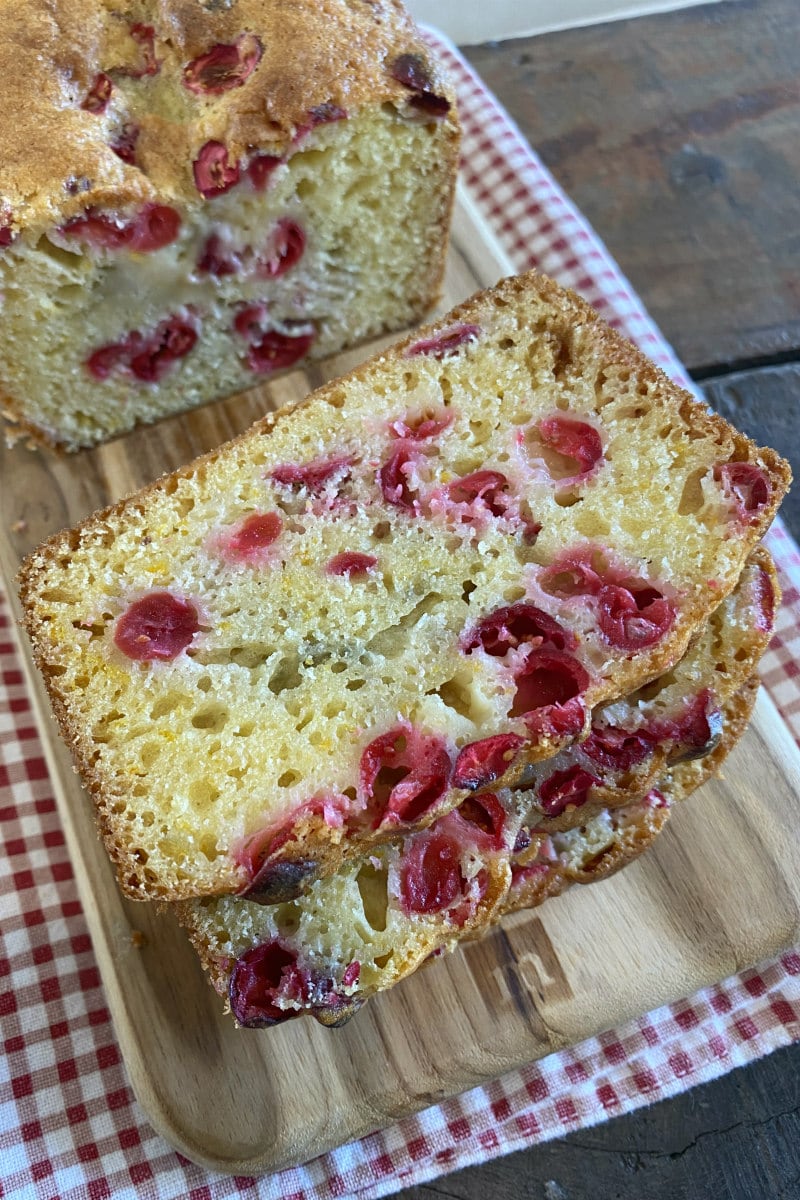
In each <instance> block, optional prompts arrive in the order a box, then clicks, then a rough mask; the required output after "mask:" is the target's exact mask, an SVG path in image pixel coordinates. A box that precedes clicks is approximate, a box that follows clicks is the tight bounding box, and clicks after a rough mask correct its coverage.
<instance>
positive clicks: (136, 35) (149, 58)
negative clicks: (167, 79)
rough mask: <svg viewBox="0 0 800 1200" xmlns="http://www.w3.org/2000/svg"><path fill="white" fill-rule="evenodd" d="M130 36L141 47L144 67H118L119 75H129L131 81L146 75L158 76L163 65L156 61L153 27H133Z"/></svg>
mask: <svg viewBox="0 0 800 1200" xmlns="http://www.w3.org/2000/svg"><path fill="white" fill-rule="evenodd" d="M130 35H131V37H132V38H133V40H134V42H136V44H137V45H138V46H140V47H141V50H142V65H141V66H140V67H116V68H115V70H116V71H117V74H118V75H128V76H129V77H130V78H131V79H142V78H143V77H144V76H145V75H157V74H158V72H159V69H160V65H161V64H160V63H159V62H158V61H157V60H156V48H155V37H156V31H155V29H154V28H153V26H152V25H132V26H131V28H130Z"/></svg>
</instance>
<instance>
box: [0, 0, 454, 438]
mask: <svg viewBox="0 0 800 1200" xmlns="http://www.w3.org/2000/svg"><path fill="white" fill-rule="evenodd" d="M57 7H58V12H57V14H56V12H55V10H54V9H53V6H52V5H50V4H46V3H45V2H44V0H31V2H30V3H26V4H9V3H7V4H5V5H4V6H3V22H2V26H0V71H2V75H3V80H4V97H5V112H4V120H3V126H2V129H0V161H2V163H3V178H2V183H1V184H0V287H1V288H2V292H3V321H2V326H0V363H2V367H1V368H0V389H1V390H2V393H3V395H2V401H1V402H0V406H2V407H4V408H5V411H6V413H7V415H8V417H9V418H10V419H11V421H12V424H11V425H9V427H8V432H9V433H10V434H11V435H12V436H13V435H14V433H15V432H16V434H17V435H20V434H23V433H28V434H32V435H34V436H35V437H36V438H38V439H39V440H45V441H47V442H50V443H54V444H58V445H60V446H63V447H65V448H67V449H75V448H77V447H79V446H88V445H92V444H94V443H96V442H99V441H102V440H104V439H106V438H109V437H112V436H115V435H117V434H120V433H124V432H126V431H127V430H130V429H131V428H132V427H133V426H134V425H136V424H137V423H140V422H149V421H154V420H157V419H158V418H159V417H163V416H165V415H168V414H171V413H176V412H182V411H184V410H185V409H189V408H192V407H194V406H196V405H199V404H202V403H205V402H206V401H209V400H212V399H216V398H217V397H221V396H225V395H229V394H231V393H234V392H237V391H241V390H242V389H244V388H248V387H251V386H253V385H254V384H257V383H258V382H260V381H263V380H265V379H269V378H270V377H271V376H272V375H273V374H274V373H275V372H276V371H280V370H283V369H286V368H288V367H291V366H292V365H294V364H296V363H298V362H300V361H306V360H307V359H309V358H312V359H315V358H320V357H323V356H326V355H329V354H331V353H333V352H335V351H338V350H341V349H342V348H343V347H346V346H352V345H354V344H355V343H357V342H360V341H362V340H363V339H365V338H369V337H372V336H373V335H376V334H378V333H381V332H384V331H386V330H395V329H400V328H404V327H407V326H408V325H410V324H411V323H412V322H414V321H416V320H418V319H420V317H421V316H422V314H423V313H424V312H425V311H426V309H427V308H429V307H430V305H431V304H432V303H433V301H434V300H435V299H436V297H437V295H438V293H439V290H440V282H441V277H442V272H443V266H444V257H445V252H446V246H447V233H448V227H449V219H450V210H451V205H452V198H453V187H454V181H455V174H456V168H457V158H458V141H459V131H458V122H457V117H456V112H455V102H454V95H453V92H452V89H451V87H450V84H449V82H448V81H447V79H446V78H445V75H444V73H443V71H442V69H441V67H440V65H439V64H438V62H437V61H436V60H435V58H434V57H433V56H432V55H431V53H430V51H429V50H428V49H427V47H426V46H425V45H424V43H422V41H421V40H420V37H419V35H418V33H417V31H416V30H415V28H414V26H413V24H412V22H411V21H410V19H409V18H408V16H407V15H406V13H405V11H404V9H403V8H402V5H401V4H400V3H397V2H392V0H377V2H376V3H372V4H370V3H363V2H355V3H349V2H347V0H324V2H323V3H319V2H317V0H313V2H312V0H295V2H293V3H291V4H285V3H281V2H279V0H238V2H237V3H236V4H233V5H229V4H201V3H189V2H188V0H166V2H165V3H159V4H156V3H155V2H154V0H139V2H136V3H132V4H130V5H122V6H120V7H119V8H114V7H113V6H109V5H107V4H104V3H101V2H100V0H59V4H58V6H57Z"/></svg>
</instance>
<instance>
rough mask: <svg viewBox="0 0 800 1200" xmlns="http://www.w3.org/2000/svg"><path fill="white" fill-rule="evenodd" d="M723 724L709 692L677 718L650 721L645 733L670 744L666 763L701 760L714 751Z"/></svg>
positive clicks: (712, 696)
mask: <svg viewBox="0 0 800 1200" xmlns="http://www.w3.org/2000/svg"><path fill="white" fill-rule="evenodd" d="M722 729H723V720H722V713H721V711H720V708H719V705H718V704H717V701H716V697H715V696H714V693H713V692H712V691H711V690H710V689H709V688H703V690H702V691H701V692H698V694H697V695H696V696H694V697H692V699H691V700H690V701H689V702H688V703H687V704H686V706H685V707H684V710H683V712H682V713H680V714H679V715H678V716H677V717H663V718H660V719H656V720H655V721H652V722H651V723H650V725H649V726H648V730H647V732H648V733H649V734H650V736H651V737H654V738H657V739H658V740H659V741H667V742H670V743H671V745H672V748H671V750H670V752H669V755H668V761H669V762H670V763H677V762H688V761H689V760H691V759H694V758H703V757H705V755H706V754H710V753H711V751H712V750H714V749H716V747H717V746H718V745H719V742H720V739H721V738H722Z"/></svg>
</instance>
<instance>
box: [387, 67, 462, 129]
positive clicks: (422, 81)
mask: <svg viewBox="0 0 800 1200" xmlns="http://www.w3.org/2000/svg"><path fill="white" fill-rule="evenodd" d="M389 71H390V74H391V75H392V78H393V79H396V80H397V82H398V83H402V85H403V87H407V88H408V89H409V90H410V91H412V92H413V93H414V95H413V96H412V97H411V101H410V102H411V104H412V105H414V107H416V108H418V109H419V110H420V111H421V112H423V113H425V114H426V115H428V116H431V117H444V116H446V114H447V113H448V112H449V111H450V101H449V100H448V99H447V97H446V96H440V95H438V94H437V93H436V92H434V90H433V82H432V80H431V77H430V72H429V70H428V66H427V64H426V62H425V60H424V59H423V58H422V57H421V56H420V55H419V54H401V55H400V56H399V57H398V58H396V59H395V60H394V61H393V62H392V63H391V65H390V67H389Z"/></svg>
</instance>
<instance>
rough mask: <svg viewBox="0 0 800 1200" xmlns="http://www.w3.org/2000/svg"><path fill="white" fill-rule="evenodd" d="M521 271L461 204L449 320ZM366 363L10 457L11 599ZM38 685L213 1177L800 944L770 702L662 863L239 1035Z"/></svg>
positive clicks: (153, 1082)
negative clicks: (335, 1014) (35, 571)
mask: <svg viewBox="0 0 800 1200" xmlns="http://www.w3.org/2000/svg"><path fill="white" fill-rule="evenodd" d="M508 270H509V266H508V263H507V262H506V261H505V260H504V258H503V255H502V252H500V251H499V249H498V248H497V247H496V246H495V245H494V243H493V241H492V237H491V234H490V232H489V231H488V230H487V229H486V228H485V227H484V226H483V225H482V224H481V222H480V219H479V217H478V216H477V214H476V213H475V212H474V210H473V209H472V208H471V207H470V205H469V204H468V203H465V202H464V201H463V199H462V201H461V202H460V203H459V208H458V211H457V214H456V222H455V230H454V244H453V247H452V250H451V255H450V266H449V271H448V276H447V288H446V295H445V298H444V301H443V307H444V306H449V305H450V304H451V303H455V302H456V301H458V300H460V299H462V298H463V297H464V296H466V295H467V294H468V293H469V292H471V291H473V290H474V289H475V288H476V287H477V286H482V285H485V284H490V283H493V282H494V281H495V280H496V279H497V278H498V277H499V276H500V275H502V274H505V273H507V272H508ZM364 353H365V351H364V350H361V351H355V352H353V353H351V354H349V355H345V356H341V357H340V358H339V359H337V360H335V361H334V362H332V363H326V364H325V366H324V367H316V368H314V369H313V370H311V371H309V372H306V373H302V372H296V373H293V374H291V375H288V376H285V377H283V378H282V379H280V380H277V381H275V383H274V384H272V385H270V386H268V387H267V386H264V387H260V388H257V389H254V390H253V391H252V392H249V393H247V394H245V395H243V396H239V397H236V398H234V399H233V400H229V401H224V402H222V403H220V404H217V405H212V406H209V407H208V408H205V409H203V410H201V411H199V412H197V413H195V414H192V415H191V416H189V417H184V418H180V419H176V420H173V421H167V422H163V423H162V424H160V425H159V426H157V427H156V428H153V429H147V430H140V431H137V432H135V433H133V434H131V435H129V436H128V437H126V438H125V439H122V440H120V441H118V442H115V443H112V444H110V445H108V446H106V447H102V448H100V449H97V450H94V451H89V452H85V453H82V454H80V455H77V456H73V457H70V458H57V457H54V456H52V455H49V454H47V455H45V454H38V453H31V452H29V451H27V450H25V449H24V448H21V447H18V448H16V449H15V450H13V451H8V450H2V451H0V565H2V571H3V575H4V577H5V579H6V581H7V583H8V584H9V587H10V588H11V580H12V579H13V575H14V573H15V571H16V567H17V564H18V562H19V559H20V557H21V555H22V554H24V553H25V552H26V551H27V550H28V549H29V548H30V547H31V546H33V545H34V544H35V543H36V542H37V541H38V540H40V539H41V538H42V537H44V536H45V535H46V534H48V533H50V532H51V531H52V530H54V529H56V528H58V527H60V526H63V525H64V524H67V523H72V522H74V521H76V520H78V519H80V518H82V517H84V516H85V515H86V514H87V513H88V512H90V511H91V510H92V509H93V508H95V507H97V506H98V505H100V504H104V503H108V502H110V501H111V500H114V499H116V498H118V496H119V495H121V494H123V493H126V492H128V491H131V490H132V489H134V488H136V487H138V486H140V485H142V484H144V483H146V482H148V481H149V480H151V479H153V478H154V477H155V476H157V475H158V474H159V473H160V472H162V471H164V470H167V469H171V468H172V467H174V466H176V465H178V464H179V463H182V462H184V461H186V460H188V459H189V458H191V457H192V456H194V455H196V454H198V453H200V452H201V451H203V450H206V449H209V448H211V447H212V446H214V445H216V444H217V443H218V442H219V441H221V440H222V439H224V438H226V437H228V436H231V435H233V434H235V433H237V432H239V431H240V430H241V429H242V428H244V427H245V426H246V425H247V424H248V423H249V422H250V421H251V420H253V419H255V418H256V417H257V416H259V415H260V414H261V413H262V412H263V411H264V409H265V408H266V407H269V406H270V405H274V404H277V403H283V402H284V401H286V400H289V399H292V398H294V397H299V396H301V395H303V394H304V393H305V391H306V390H307V388H308V387H309V386H313V385H315V384H316V383H318V382H320V381H321V380H322V378H325V377H328V376H330V375H333V374H337V373H339V372H340V371H341V370H343V369H345V368H347V367H349V366H351V365H353V364H354V363H355V362H357V361H359V360H360V359H361V358H362V357H363V356H364ZM20 521H23V522H24V523H25V525H24V527H23V528H20V527H19V525H18V522H20ZM24 649H25V648H24ZM25 663H26V670H27V672H28V674H29V682H30V686H31V691H32V694H33V696H34V698H35V705H36V710H37V711H36V716H37V720H38V723H39V727H40V729H41V731H42V733H43V740H44V750H45V756H46V758H47V761H48V765H49V767H50V771H51V774H52V778H53V784H54V788H55V792H56V796H57V799H58V803H59V810H60V813H61V817H62V820H63V822H64V828H65V832H66V837H67V842H68V845H69V850H70V854H71V856H72V860H73V863H74V865H75V873H76V878H77V880H78V886H79V889H80V894H81V898H82V901H83V904H84V908H85V911H86V918H87V921H88V923H89V926H90V929H91V932H92V937H93V942H94V948H95V951H96V954H97V957H98V961H99V964H100V969H101V973H102V977H103V981H104V984H105V988H106V992H107V996H108V1003H109V1007H110V1009H111V1012H112V1014H113V1018H114V1022H115V1026H116V1031H117V1035H118V1038H119V1042H120V1046H121V1049H122V1053H123V1056H124V1059H125V1062H126V1065H127V1068H128V1071H129V1074H130V1078H131V1082H132V1085H133V1088H134V1091H135V1092H136V1095H137V1098H138V1100H139V1102H140V1103H141V1105H142V1107H143V1108H144V1110H145V1112H146V1113H147V1115H148V1117H149V1119H150V1120H151V1122H152V1123H153V1125H154V1126H155V1128H156V1129H157V1130H158V1131H159V1132H160V1133H162V1134H163V1135H164V1137H166V1138H167V1139H168V1140H169V1141H170V1142H172V1143H173V1145H175V1146H176V1147H177V1148H178V1149H180V1150H181V1151H182V1153H184V1154H185V1155H187V1156H188V1157H189V1158H191V1159H193V1160H195V1161H196V1162H199V1163H202V1164H203V1165H205V1166H208V1167H210V1168H212V1169H214V1170H218V1171H227V1172H235V1173H255V1172H260V1171H266V1170H274V1169H277V1168H279V1167H281V1166H285V1165H289V1164H293V1163H298V1162H301V1161H304V1160H306V1159H308V1158H311V1157H313V1156H314V1155H317V1154H320V1153H322V1152H323V1151H325V1150H326V1149H328V1148H330V1147H332V1146H335V1145H338V1144H340V1143H341V1142H344V1141H346V1140H348V1139H350V1138H354V1137H358V1136H360V1135H362V1134H365V1133H367V1132H369V1131H371V1130H373V1129H376V1128H378V1127H380V1126H382V1125H386V1124H388V1123H390V1122H391V1121H393V1120H394V1119H396V1118H398V1117H400V1116H403V1115H405V1114H407V1113H411V1112H415V1111H417V1110H419V1109H421V1108H423V1107H425V1106H426V1105H428V1104H430V1103H434V1102H436V1101H438V1100H440V1099H442V1098H443V1097H444V1096H448V1095H452V1094H454V1093H457V1092H459V1091H462V1090H464V1089H465V1088H468V1087H470V1086H473V1085H475V1084H477V1083H481V1082H485V1081H486V1080H488V1079H490V1078H492V1077H494V1076H496V1075H498V1074H500V1073H501V1072H503V1071H506V1070H509V1069H511V1068H513V1067H517V1066H520V1065H521V1064H523V1063H525V1062H529V1061H531V1060H532V1059H534V1058H537V1057H540V1056H542V1055H544V1054H547V1053H548V1052H550V1051H551V1050H555V1049H557V1048H560V1047H563V1046H566V1045H569V1044H571V1043H573V1042H575V1041H576V1040H578V1039H580V1038H582V1037H585V1036H587V1035H589V1034H591V1033H595V1032H598V1031H599V1030H601V1029H604V1028H608V1027H609V1026H612V1025H615V1024H617V1023H618V1022H620V1021H622V1020H624V1019H626V1018H628V1017H632V1016H634V1015H637V1014H639V1013H641V1012H644V1011H645V1010H647V1009H648V1008H651V1007H653V1006H655V1005H658V1004H661V1003H664V1002H667V1001H670V1000H674V999H677V998H679V997H681V996H683V995H686V994H687V993H690V992H692V991H693V990H694V989H696V988H697V987H699V986H702V985H705V984H709V983H712V982H714V981H716V980H718V979H720V978H722V977H723V976H725V975H728V974H730V973H732V972H733V971H736V970H738V969H740V968H741V967H743V966H746V965H748V964H751V963H753V962H755V961H757V960H758V959H760V958H762V957H765V956H767V955H769V954H772V953H774V952H776V951H777V950H779V949H781V948H782V947H784V946H786V945H788V944H790V943H791V942H793V941H794V940H796V939H797V938H798V937H800V847H799V846H798V842H797V839H796V838H795V837H794V836H793V834H792V830H793V829H794V827H795V826H796V821H797V801H796V797H797V795H798V793H800V756H799V755H798V753H797V750H796V747H795V745H794V742H793V740H792V739H791V737H790V736H789V734H788V732H787V731H786V729H785V727H784V726H783V724H782V722H781V720H780V718H779V716H778V714H777V713H776V711H775V709H774V707H773V706H772V704H771V702H770V701H769V699H768V698H767V697H766V696H763V695H762V697H761V698H760V701H759V704H758V706H757V710H756V716H755V720H754V722H753V726H752V728H751V730H750V731H749V732H748V734H747V735H746V737H745V739H744V740H743V742H742V744H741V745H740V747H739V748H738V749H737V750H736V751H735V753H734V755H733V756H732V758H731V760H730V765H729V767H727V769H726V778H725V779H724V780H722V781H715V782H714V783H713V784H711V785H709V786H707V787H706V788H704V789H703V791H702V793H701V794H700V795H698V797H697V799H695V800H693V801H692V802H691V803H690V804H689V805H686V806H684V807H683V808H682V809H681V811H679V812H678V813H677V814H676V816H675V818H674V820H673V822H672V825H671V826H670V828H669V829H668V830H667V832H666V834H665V835H664V836H663V837H662V839H661V840H660V844H659V845H657V846H656V848H655V849H654V850H653V851H652V852H651V853H650V854H649V855H647V856H646V857H645V858H644V859H643V860H641V861H640V862H637V863H636V864H634V865H633V866H632V867H631V868H629V869H628V870H627V871H625V872H624V873H623V874H621V875H619V876H617V877H615V878H614V879H612V880H610V881H608V882H607V883H603V884H598V885H596V886H595V887H593V888H590V889H580V888H576V889H573V891H572V892H570V893H568V894H567V895H566V896H564V897H562V898H561V899H559V900H556V901H553V902H551V903H550V904H547V905H545V906H544V908H542V909H540V910H538V911H537V912H534V913H521V914H516V915H514V916H513V917H510V918H508V919H507V920H506V921H505V922H504V924H503V925H502V927H501V928H499V929H498V930H496V931H495V932H493V933H492V935H491V936H490V937H488V938H487V939H485V940H484V941H483V942H480V943H476V944H474V945H470V946H469V947H466V948H465V949H464V951H463V952H462V953H460V954H458V955H456V956H453V957H452V958H449V959H444V960H439V961H437V962H436V963H435V964H434V965H432V966H431V967H429V968H428V969H426V970H424V971H422V972H420V973H419V974H418V975H417V976H415V977H414V978H412V979H409V980H407V981H406V982H405V983H404V984H403V985H401V986H400V987H398V988H397V989H396V990H395V991H394V992H393V993H390V994H388V995H385V996H381V997H379V998H378V999H377V1000H374V1001H371V1002H370V1004H368V1005H367V1006H366V1008H365V1009H364V1010H363V1011H362V1012H361V1013H359V1014H358V1016H357V1017H356V1018H355V1019H354V1020H353V1021H352V1022H351V1023H350V1024H349V1025H347V1026H345V1027H344V1028H343V1029H340V1030H326V1029H323V1028H321V1027H320V1026H318V1025H316V1024H315V1023H314V1022H312V1021H296V1022H292V1023H289V1024H287V1025H286V1026H283V1027H278V1028H276V1029H273V1030H266V1031H262V1032H252V1031H239V1030H237V1029H236V1028H235V1027H234V1025H233V1023H232V1022H231V1021H230V1019H229V1018H225V1017H223V1015H222V1011H221V1008H222V1006H221V1002H220V1001H219V999H218V998H217V997H216V996H215V995H214V993H213V992H212V991H211V989H210V988H209V987H208V985H207V983H206V982H205V980H204V978H203V976H202V972H201V971H200V968H199V966H198V964H197V961H196V959H195V957H194V954H193V952H192V951H191V949H190V948H189V945H188V943H187V942H186V940H185V938H184V936H183V934H182V933H181V931H180V930H179V929H178V927H177V925H176V923H175V922H174V920H173V918H172V917H171V915H170V914H169V913H168V912H167V913H159V912H157V911H156V910H155V908H154V907H153V906H151V905H146V904H134V903H130V902H128V901H125V900H123V898H122V897H121V895H120V893H119V892H118V890H117V887H116V884H115V880H114V876H113V872H112V870H111V867H110V864H109V863H108V860H107V859H106V856H105V853H104V851H103V850H102V847H101V845H100V843H99V842H98V840H97V837H96V835H95V831H94V822H93V817H92V813H91V810H90V805H89V802H88V801H87V799H86V797H85V795H84V793H83V791H82V789H81V787H80V785H79V783H78V780H77V778H76V776H75V775H74V773H73V771H72V768H71V763H70V760H69V756H68V754H67V751H66V750H65V748H64V747H63V746H62V744H61V743H60V741H59V739H58V738H57V736H56V734H55V727H54V725H53V722H52V720H51V718H50V716H49V711H48V707H47V701H46V699H45V698H44V695H43V692H42V690H41V687H40V685H39V682H38V679H37V678H35V673H34V671H33V668H32V667H31V665H30V662H29V660H28V658H27V651H26V656H25ZM134 931H138V932H140V933H141V934H143V935H144V943H143V944H142V945H138V944H137V943H138V942H139V940H140V939H139V938H138V937H136V938H135V937H134V936H133V935H134Z"/></svg>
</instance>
